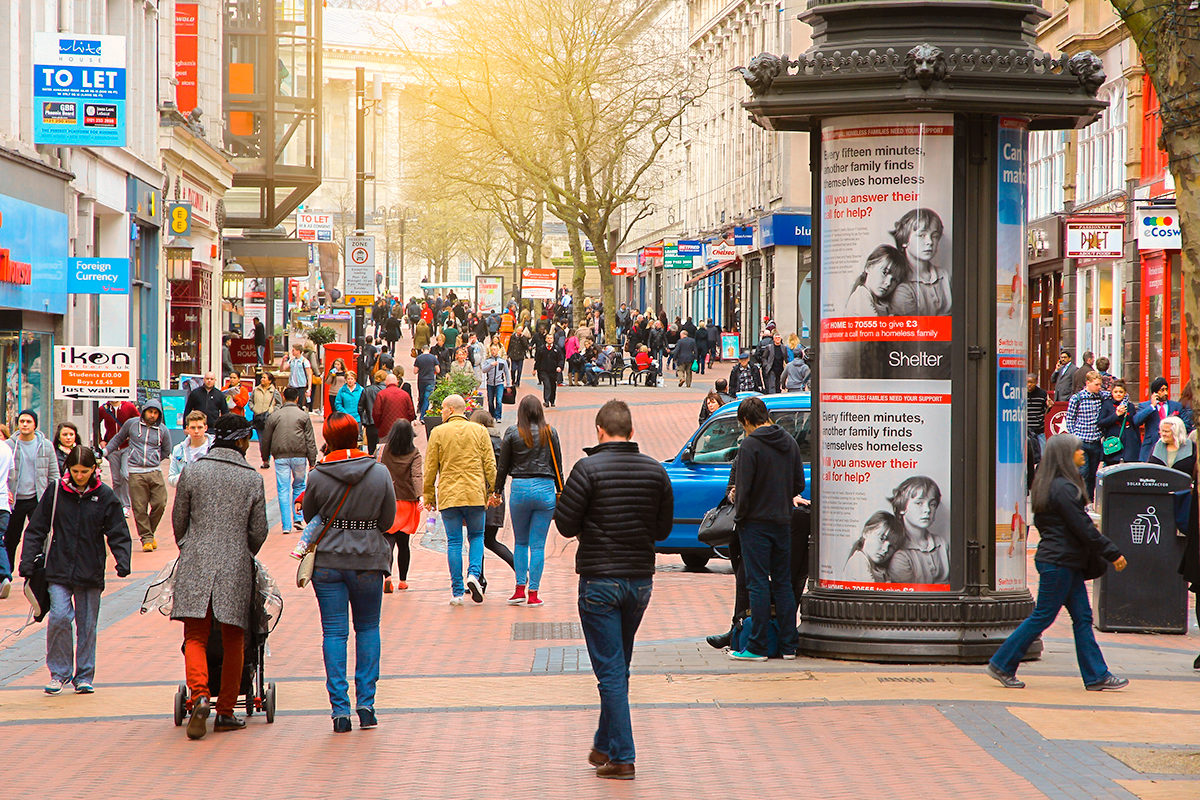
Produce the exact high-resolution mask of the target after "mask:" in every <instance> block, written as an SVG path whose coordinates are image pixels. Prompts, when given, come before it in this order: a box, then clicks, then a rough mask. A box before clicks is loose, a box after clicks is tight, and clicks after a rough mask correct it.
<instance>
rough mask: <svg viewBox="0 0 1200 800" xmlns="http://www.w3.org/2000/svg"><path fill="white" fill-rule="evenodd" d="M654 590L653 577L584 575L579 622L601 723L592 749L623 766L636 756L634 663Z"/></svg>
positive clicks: (630, 762)
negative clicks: (632, 711) (636, 641)
mask: <svg viewBox="0 0 1200 800" xmlns="http://www.w3.org/2000/svg"><path fill="white" fill-rule="evenodd" d="M652 587H653V579H652V578H589V577H587V576H585V575H581V576H579V621H580V623H582V625H583V637H584V639H585V640H587V649H588V658H590V659H591V661H592V672H594V673H595V675H596V682H597V684H598V688H599V690H600V724H599V725H598V726H597V727H596V735H595V737H594V738H593V739H592V747H594V748H596V749H597V750H599V751H600V752H602V753H607V754H608V758H609V760H610V761H614V762H616V763H618V764H632V763H633V761H634V758H635V754H634V749H633V722H632V721H631V720H630V718H629V662H630V660H631V659H632V658H633V637H634V636H635V635H636V634H637V629H638V625H641V624H642V615H643V614H645V613H646V606H648V605H650V590H651V588H652Z"/></svg>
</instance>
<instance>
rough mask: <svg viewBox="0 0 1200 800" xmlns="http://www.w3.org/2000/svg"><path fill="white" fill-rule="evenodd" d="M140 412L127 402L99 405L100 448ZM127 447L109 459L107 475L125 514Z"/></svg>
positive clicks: (118, 401) (120, 401) (127, 498)
mask: <svg viewBox="0 0 1200 800" xmlns="http://www.w3.org/2000/svg"><path fill="white" fill-rule="evenodd" d="M139 413H140V412H139V411H138V407H137V406H136V405H135V404H133V403H131V402H129V401H128V400H109V401H108V402H106V403H101V404H100V411H99V414H100V422H101V424H102V425H104V435H103V437H102V438H101V439H100V446H101V447H105V446H107V445H108V440H109V439H111V438H113V437H114V436H116V435H117V431H119V430H121V426H122V425H124V424H125V423H126V422H127V421H129V420H131V419H134V418H135V417H137V416H138V414H139ZM128 446H129V445H128V444H126V445H123V446H122V447H121V449H120V450H118V451H117V452H116V453H114V454H113V457H112V458H111V459H109V474H110V475H111V476H112V478H111V480H112V488H113V491H114V492H116V493H117V498H118V499H119V500H120V501H121V506H122V507H123V508H124V509H125V514H126V515H128V514H129V506H130V502H129V484H128V483H127V482H126V473H125V448H126V447H128Z"/></svg>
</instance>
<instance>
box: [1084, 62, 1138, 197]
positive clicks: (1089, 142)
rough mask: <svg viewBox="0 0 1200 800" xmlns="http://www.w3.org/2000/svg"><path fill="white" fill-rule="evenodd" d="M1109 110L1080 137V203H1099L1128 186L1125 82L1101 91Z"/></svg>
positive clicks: (1113, 84) (1101, 96)
mask: <svg viewBox="0 0 1200 800" xmlns="http://www.w3.org/2000/svg"><path fill="white" fill-rule="evenodd" d="M1099 97H1100V99H1101V100H1104V101H1106V102H1107V103H1108V108H1106V109H1105V110H1104V111H1103V112H1101V114H1100V116H1099V117H1098V118H1097V119H1096V121H1095V122H1093V123H1092V124H1091V125H1088V126H1087V127H1086V128H1084V129H1083V131H1082V132H1081V133H1080V135H1079V156H1078V158H1077V164H1076V185H1077V187H1078V189H1077V191H1078V203H1079V204H1084V203H1089V202H1091V201H1093V200H1099V199H1100V198H1103V197H1106V196H1108V195H1110V194H1113V193H1114V192H1118V191H1121V189H1122V188H1124V186H1125V136H1126V128H1127V126H1126V124H1125V123H1126V113H1125V82H1124V81H1123V80H1121V81H1116V82H1114V83H1112V84H1110V85H1109V86H1107V87H1105V88H1104V89H1102V90H1101V91H1100V95H1099Z"/></svg>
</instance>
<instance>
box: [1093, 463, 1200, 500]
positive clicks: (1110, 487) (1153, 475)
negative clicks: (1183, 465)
mask: <svg viewBox="0 0 1200 800" xmlns="http://www.w3.org/2000/svg"><path fill="white" fill-rule="evenodd" d="M1097 479H1098V480H1099V482H1100V488H1101V489H1103V490H1104V491H1105V492H1137V493H1139V494H1142V493H1145V494H1170V493H1172V492H1186V491H1187V490H1188V489H1190V488H1191V487H1192V476H1191V475H1188V474H1187V473H1186V472H1180V471H1179V470H1177V469H1171V468H1170V467H1165V466H1163V465H1161V464H1143V463H1137V464H1118V465H1117V466H1115V467H1109V468H1108V469H1106V470H1104V471H1103V472H1101V473H1100V475H1099V476H1098V477H1097Z"/></svg>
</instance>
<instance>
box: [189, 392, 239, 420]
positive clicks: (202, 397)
mask: <svg viewBox="0 0 1200 800" xmlns="http://www.w3.org/2000/svg"><path fill="white" fill-rule="evenodd" d="M193 411H200V412H203V414H204V415H205V416H206V417H208V427H210V428H211V427H212V426H213V423H214V422H216V421H217V420H219V419H220V418H221V417H222V416H224V415H225V414H227V413H228V412H229V406H228V405H226V404H225V393H224V392H222V391H221V390H220V389H218V388H217V387H216V386H214V387H213V388H211V389H205V388H204V387H203V386H197V387H196V388H195V389H192V391H190V392H188V396H187V401H186V402H185V403H184V405H183V418H184V419H185V420H186V419H187V415H188V414H190V413H192V412H193Z"/></svg>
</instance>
